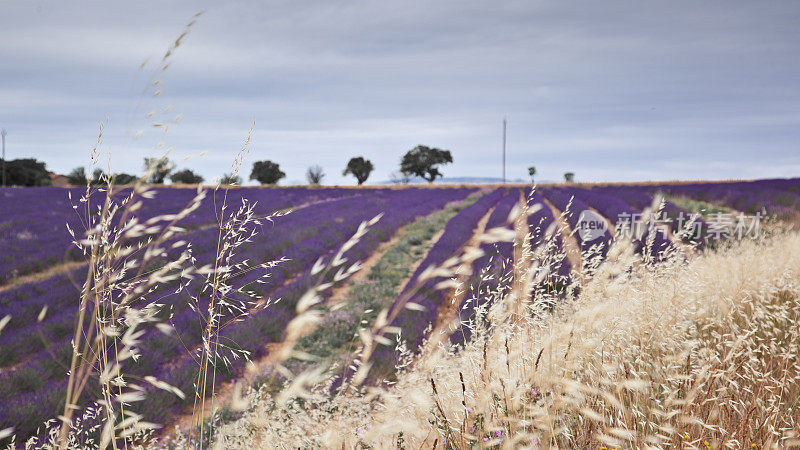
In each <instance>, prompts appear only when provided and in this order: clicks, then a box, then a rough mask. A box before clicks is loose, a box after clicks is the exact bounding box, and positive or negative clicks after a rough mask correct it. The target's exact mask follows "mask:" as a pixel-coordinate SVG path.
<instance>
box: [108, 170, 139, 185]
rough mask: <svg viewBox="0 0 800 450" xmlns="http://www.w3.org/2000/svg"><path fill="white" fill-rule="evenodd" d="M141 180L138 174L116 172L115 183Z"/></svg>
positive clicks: (130, 182)
mask: <svg viewBox="0 0 800 450" xmlns="http://www.w3.org/2000/svg"><path fill="white" fill-rule="evenodd" d="M137 180H139V177H137V176H136V175H131V174H129V173H124V172H123V173H115V174H114V184H133V183H136V181H137Z"/></svg>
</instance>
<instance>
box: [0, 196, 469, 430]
mask: <svg viewBox="0 0 800 450" xmlns="http://www.w3.org/2000/svg"><path fill="white" fill-rule="evenodd" d="M469 192H470V190H468V189H452V190H450V189H448V190H439V189H437V190H424V189H420V190H415V191H411V192H409V193H408V194H411V195H403V194H404V193H405V191H395V192H394V193H392V192H389V193H384V194H381V195H375V196H373V198H372V199H361V201H349V202H335V203H338V204H336V205H331V208H333V211H328V210H326V209H324V208H309V209H308V211H307V213H309V214H310V215H312V216H313V217H311V218H310V219H309V221H312V222H316V223H318V224H324V227H341V230H342V233H343V234H341V238H340V239H339V242H342V240H343V239H346V238H347V237H349V235H350V234H352V232H354V230H355V227H356V226H357V225H358V223H360V222H361V220H366V219H369V218H370V217H371V216H372V215H375V214H377V213H378V212H381V211H383V210H388V211H390V212H396V213H394V215H393V214H391V213H387V216H386V217H384V219H382V220H381V222H380V223H379V225H378V226H376V227H375V229H374V230H373V231H375V235H374V237H369V238H366V239H364V240H363V241H362V242H360V243H359V245H357V246H356V247H354V248H353V249H350V251H348V253H347V256H348V257H354V258H355V257H356V256H358V257H363V256H365V255H367V254H368V253H369V252H370V251H371V249H372V250H374V248H375V247H377V245H378V244H379V242H380V241H382V240H385V239H388V238H389V237H390V236H391V235H392V234H393V232H394V231H395V230H396V229H397V228H399V227H400V226H402V224H404V223H407V222H408V221H409V220H411V219H413V218H414V217H416V216H417V215H420V214H426V213H429V212H430V211H432V210H433V209H436V208H441V207H442V206H444V204H446V203H448V202H450V201H454V200H459V199H462V198H464V197H465V196H466V195H468V194H469ZM301 212H302V211H297V212H296V213H293V214H292V215H290V216H287V217H286V219H288V218H291V217H292V216H293V215H299V214H300V213H301ZM313 213H316V214H313ZM337 218H342V219H345V220H342V221H338V220H336V219H337ZM297 225H298V224H295V226H297ZM321 226H322V225H321ZM286 228H287V229H289V230H291V229H292V228H293V227H291V226H290V225H289V224H286ZM295 229H296V228H295ZM275 231H276V232H280V231H281V230H280V229H278V226H276V229H275ZM345 231H346V232H345ZM371 234H372V233H371ZM264 241H267V239H264ZM326 251H327V252H330V250H326V249H319V250H318V251H317V252H316V253H317V254H316V255H313V258H308V261H310V262H313V260H315V259H316V257H317V255H318V254H319V253H320V252H323V253H324V252H326ZM351 255H355V256H351ZM309 264H310V263H309ZM309 279H310V277H309V274H308V272H307V271H306V272H304V274H303V275H301V276H300V277H298V278H297V279H295V280H294V281H293V282H292V283H290V284H289V285H287V286H286V287H284V288H281V289H280V290H279V291H277V292H275V295H276V296H282V297H283V300H282V301H281V303H279V304H278V305H276V306H275V307H271V308H269V309H268V310H264V311H261V312H260V313H258V314H256V315H254V316H253V317H251V318H249V319H248V320H247V321H245V322H240V323H236V324H235V325H234V326H233V327H231V328H230V329H229V330H226V332H225V335H226V337H228V338H235V337H237V336H238V337H247V339H245V340H243V341H239V340H238V339H237V341H238V342H240V343H243V344H244V346H245V347H247V346H254V348H253V349H251V351H254V355H259V354H260V353H259V352H261V351H263V345H264V344H265V343H267V342H271V341H275V340H278V339H279V338H280V335H281V333H282V331H283V326H284V325H285V324H286V323H287V322H288V320H289V319H290V318H291V316H292V315H293V304H294V302H296V301H297V298H298V297H299V295H301V294H302V293H303V292H305V290H304V288H307V286H309V284H308V283H309ZM289 296H293V297H294V298H289ZM279 305H280V306H279ZM195 325H196V324H195ZM181 331H182V332H185V331H188V330H181ZM162 343H163V342H162ZM181 349H182V347H181ZM246 349H247V348H246ZM147 359H149V357H148V358H142V359H141V360H140V361H143V360H147ZM237 364H238V363H237ZM162 367H165V369H160V368H159V367H155V366H154V365H153V364H152V363H148V364H147V366H145V365H144V364H143V365H142V367H138V368H136V370H137V371H139V370H142V373H153V372H154V371H155V372H156V373H158V371H159V370H162V371H163V373H161V374H160V375H162V378H164V379H165V380H167V381H168V382H172V383H174V384H175V385H177V386H179V387H181V388H182V389H184V390H186V391H190V392H191V391H193V390H194V388H193V385H192V383H194V381H195V376H196V374H197V367H196V365H194V362H193V360H192V359H191V358H187V357H185V356H182V357H180V358H178V360H177V361H175V362H168V363H167V364H165V365H162ZM166 367H168V369H167V368H166ZM237 367H238V369H236V368H237ZM240 369H241V366H240V365H238V366H237V365H236V364H235V365H234V368H233V369H225V368H220V369H219V370H218V372H219V373H218V378H217V379H218V381H219V380H225V379H229V378H230V377H231V376H233V375H234V374H235V371H236V370H240ZM148 370H150V372H148ZM56 372H57V371H56ZM63 389H64V384H63V381H62V382H55V381H48V382H47V385H46V386H44V387H42V388H41V389H38V390H36V391H31V392H24V393H22V394H20V395H18V396H16V397H15V398H14V399H13V400H12V401H10V402H7V403H8V404H9V405H8V407H7V408H8V409H6V406H5V405H3V406H2V407H0V408H2V409H5V411H0V417H3V418H5V417H6V416H8V417H9V418H10V419H9V420H8V423H14V424H15V425H16V423H19V422H20V421H21V422H23V423H24V424H29V425H30V427H28V428H29V429H28V432H29V433H33V432H34V430H35V428H33V427H34V426H37V425H38V424H39V423H40V422H41V420H42V419H43V418H44V417H47V415H46V414H45V415H43V414H42V412H41V410H38V411H39V412H38V413H37V414H35V417H33V416H32V415H31V414H30V407H29V405H30V404H31V402H36V403H35V404H38V405H39V406H38V408H41V405H50V406H51V408H45V409H44V411H53V412H55V411H58V407H59V401H58V399H59V398H60V397H59V396H58V395H56V394H53V393H52V392H56V391H63ZM43 391H45V392H43ZM151 394H152V396H151V397H150V398H149V401H148V403H147V404H146V405H144V407H145V409H147V411H145V412H146V413H147V414H152V415H150V416H148V418H151V417H154V418H155V419H156V420H163V419H164V418H167V417H168V416H169V415H170V414H171V413H173V412H175V408H180V407H182V406H183V405H182V403H181V402H180V401H178V399H177V398H173V397H172V396H170V395H164V394H162V393H161V392H160V391H154V392H152V393H151ZM150 399H155V400H153V401H150ZM16 411H19V412H21V413H23V412H26V411H27V413H28V415H27V416H25V414H17V413H16ZM15 422H16V423H15ZM3 423H4V424H5V423H6V421H5V420H4V421H3ZM17 430H18V431H19V432H20V433H23V430H25V428H24V427H23V428H20V427H18V428H17Z"/></svg>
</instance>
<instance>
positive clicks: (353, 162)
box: [342, 156, 375, 186]
mask: <svg viewBox="0 0 800 450" xmlns="http://www.w3.org/2000/svg"><path fill="white" fill-rule="evenodd" d="M373 170H375V166H373V165H372V161H370V160H368V159H364V157H363V156H357V157H355V158H350V161H348V162H347V167H345V168H344V172H342V176H347V175H348V174H352V175H353V176H354V177H356V181H358V185H359V186H361V185H362V184H364V182H365V181H367V178H369V174H370V173H372V171H373Z"/></svg>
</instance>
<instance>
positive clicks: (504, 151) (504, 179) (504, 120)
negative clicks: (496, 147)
mask: <svg viewBox="0 0 800 450" xmlns="http://www.w3.org/2000/svg"><path fill="white" fill-rule="evenodd" d="M505 183H506V118H505V117H503V184H505Z"/></svg>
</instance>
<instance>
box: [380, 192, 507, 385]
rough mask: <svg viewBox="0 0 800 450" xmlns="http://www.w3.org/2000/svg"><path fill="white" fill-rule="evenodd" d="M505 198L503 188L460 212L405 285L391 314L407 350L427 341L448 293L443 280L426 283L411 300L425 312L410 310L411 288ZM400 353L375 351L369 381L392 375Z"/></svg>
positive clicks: (451, 253)
mask: <svg viewBox="0 0 800 450" xmlns="http://www.w3.org/2000/svg"><path fill="white" fill-rule="evenodd" d="M504 195H505V190H504V189H502V188H499V189H496V190H494V191H492V192H491V193H489V194H486V195H484V196H483V197H481V198H480V199H478V200H477V201H476V202H475V203H473V204H471V205H469V206H467V207H466V208H464V209H462V210H461V211H459V213H458V214H456V215H455V216H454V217H453V218H452V219H450V221H448V222H447V225H445V228H444V231H443V233H442V236H441V237H440V238H439V240H437V241H436V243H435V244H434V245H433V247H432V248H431V249H430V251H429V252H428V255H427V256H426V257H425V259H424V260H423V261H422V263H421V264H420V265H419V267H418V268H417V270H416V271H415V272H414V274H413V275H412V276H411V278H410V279H409V281H408V282H407V283H406V287H405V289H404V290H403V292H402V293H401V294H400V296H398V298H397V299H396V300H395V303H394V304H393V305H392V307H391V308H390V311H391V313H394V312H395V309H397V311H396V312H397V316H396V317H395V319H394V321H392V326H396V327H400V328H401V329H402V330H403V331H402V333H403V338H404V339H405V340H406V343H407V345H408V348H409V349H411V350H412V351H414V350H416V349H417V348H418V347H419V345H420V343H421V342H422V340H423V339H424V338H425V329H426V328H427V327H428V326H429V325H430V324H432V323H434V322H435V321H436V315H437V312H438V309H439V305H441V304H442V303H443V302H444V301H445V300H446V299H445V295H446V292H443V291H442V290H441V289H436V288H435V286H436V284H438V283H439V282H441V281H444V280H445V279H446V278H444V277H435V278H433V279H429V280H426V281H425V282H424V283H422V285H421V286H420V288H419V290H418V291H417V292H416V293H415V294H414V295H413V296H412V297H411V298H410V300H409V301H410V302H412V303H416V304H418V305H421V306H422V307H423V308H424V311H416V310H413V311H412V310H409V309H407V308H405V307H404V306H403V305H402V304H401V299H403V298H404V297H405V295H406V292H409V291H410V290H411V289H413V288H415V287H416V286H417V284H418V283H417V279H418V278H419V276H420V275H421V274H422V272H423V271H425V270H426V269H427V268H429V267H435V266H439V265H441V264H442V263H443V262H444V261H445V260H447V259H448V258H450V257H453V256H456V255H457V254H458V252H459V250H460V249H461V248H462V247H463V246H464V245H465V244H466V243H467V242H468V241H469V240H470V239H471V238H472V237H473V235H474V233H475V228H476V227H477V225H478V222H479V221H480V219H481V218H482V217H483V216H485V215H486V213H487V212H489V210H490V209H491V208H493V207H494V206H495V205H496V204H497V203H498V202H499V201H500V199H501V198H503V196H504ZM397 356H398V355H397V353H396V352H395V351H394V348H390V347H389V346H385V345H381V346H378V348H377V349H376V350H375V352H374V353H373V355H372V358H371V361H372V363H373V368H372V370H371V371H370V379H372V380H376V379H379V378H381V377H385V376H389V375H390V374H392V373H393V372H394V368H395V365H396V363H397Z"/></svg>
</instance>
